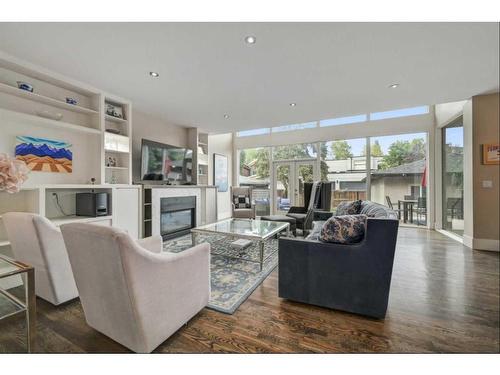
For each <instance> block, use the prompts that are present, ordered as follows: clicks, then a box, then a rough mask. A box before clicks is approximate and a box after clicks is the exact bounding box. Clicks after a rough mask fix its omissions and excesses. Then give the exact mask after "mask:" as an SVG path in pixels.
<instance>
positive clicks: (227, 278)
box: [163, 234, 278, 314]
mask: <svg viewBox="0 0 500 375" xmlns="http://www.w3.org/2000/svg"><path fill="white" fill-rule="evenodd" d="M232 241H233V240H229V239H227V238H226V237H224V236H214V235H203V234H198V239H197V242H198V243H202V242H209V243H210V245H211V257H210V259H211V261H210V263H211V265H210V270H211V283H212V294H211V296H210V301H209V303H208V307H209V308H211V309H213V310H217V311H220V312H223V313H226V314H233V313H234V312H235V311H236V309H237V308H238V307H239V306H240V305H241V304H242V303H243V302H245V300H246V299H247V298H248V296H250V294H251V293H252V292H253V291H254V290H255V288H257V287H258V286H259V285H260V284H261V283H262V281H264V279H265V278H266V277H267V276H268V275H269V274H270V273H271V271H273V270H274V269H275V268H276V266H277V265H278V251H277V249H278V240H276V239H271V240H269V241H267V242H266V246H265V248H264V259H266V258H267V259H266V261H265V262H264V266H263V268H262V271H260V270H259V268H260V266H259V264H258V263H253V262H250V261H249V260H251V261H258V259H259V249H258V245H257V244H255V245H252V246H250V247H248V248H247V249H245V250H242V251H239V250H235V249H233V248H231V247H230V243H231V242H232ZM191 246H192V244H191V235H186V236H182V237H179V238H176V239H173V240H170V241H166V242H165V243H164V245H163V248H164V251H169V252H173V253H178V252H181V251H184V250H186V249H189V248H190V247H191ZM224 255H226V256H224ZM228 256H230V257H228Z"/></svg>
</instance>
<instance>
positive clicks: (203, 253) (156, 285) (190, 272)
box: [61, 223, 210, 353]
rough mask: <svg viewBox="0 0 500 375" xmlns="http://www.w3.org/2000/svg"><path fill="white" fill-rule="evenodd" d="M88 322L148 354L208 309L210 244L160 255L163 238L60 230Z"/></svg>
mask: <svg viewBox="0 0 500 375" xmlns="http://www.w3.org/2000/svg"><path fill="white" fill-rule="evenodd" d="M61 230H62V233H63V236H64V241H65V242H66V247H67V249H68V254H69V259H70V262H71V266H72V268H73V272H74V275H75V280H76V285H77V286H78V290H79V292H80V300H81V302H82V305H83V310H84V313H85V319H86V321H87V323H88V324H89V325H90V326H91V327H93V328H95V329H96V330H98V331H99V332H101V333H103V334H105V335H107V336H109V337H110V338H112V339H113V340H115V341H117V342H119V343H120V344H122V345H124V346H126V347H127V348H129V349H131V350H133V351H135V352H140V353H149V352H151V351H153V350H154V349H155V348H156V347H157V346H158V345H160V344H161V343H162V342H163V341H165V340H166V339H167V338H168V337H170V336H171V335H172V334H173V333H174V332H175V331H177V330H178V329H179V328H180V327H182V325H183V324H185V323H186V322H188V321H189V320H190V319H191V318H192V317H193V316H195V315H196V314H197V313H198V312H199V311H200V310H201V309H203V308H204V307H205V306H206V305H207V304H208V299H209V296H210V245H209V244H201V245H198V246H195V247H193V248H191V249H188V250H186V251H183V252H181V253H178V254H174V253H161V250H162V240H161V237H160V236H157V237H150V238H147V239H144V240H139V241H135V240H133V239H132V238H131V237H130V236H129V235H128V234H127V233H126V232H124V231H122V230H119V229H117V228H112V227H103V226H98V225H92V224H83V223H72V224H66V225H63V226H61Z"/></svg>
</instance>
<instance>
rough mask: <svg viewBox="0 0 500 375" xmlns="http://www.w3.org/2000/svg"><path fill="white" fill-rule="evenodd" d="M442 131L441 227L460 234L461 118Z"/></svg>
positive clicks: (461, 183)
mask: <svg viewBox="0 0 500 375" xmlns="http://www.w3.org/2000/svg"><path fill="white" fill-rule="evenodd" d="M442 132H443V147H442V150H443V154H442V165H443V167H442V168H443V175H442V181H443V184H442V186H443V211H442V212H443V229H445V230H448V231H451V232H454V233H455V234H458V235H460V236H462V235H463V232H464V217H463V214H464V153H463V152H464V128H463V118H462V117H460V118H459V119H458V120H457V121H455V122H453V123H452V124H450V125H448V126H446V127H445V128H443V130H442Z"/></svg>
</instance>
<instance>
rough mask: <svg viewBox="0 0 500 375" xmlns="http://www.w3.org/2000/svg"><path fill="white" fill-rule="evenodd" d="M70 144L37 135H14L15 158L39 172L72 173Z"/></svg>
mask: <svg viewBox="0 0 500 375" xmlns="http://www.w3.org/2000/svg"><path fill="white" fill-rule="evenodd" d="M71 147H72V145H71V144H69V143H67V142H61V141H53V140H50V139H45V138H37V137H24V136H18V137H16V152H15V155H16V159H18V160H22V161H24V162H25V163H26V165H27V166H28V168H29V169H31V170H32V171H39V172H56V173H72V171H73V153H72V152H71V150H70V148H71Z"/></svg>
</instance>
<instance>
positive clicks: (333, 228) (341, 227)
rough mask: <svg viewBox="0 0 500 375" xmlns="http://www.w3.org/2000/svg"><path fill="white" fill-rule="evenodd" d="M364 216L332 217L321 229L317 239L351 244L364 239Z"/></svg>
mask: <svg viewBox="0 0 500 375" xmlns="http://www.w3.org/2000/svg"><path fill="white" fill-rule="evenodd" d="M366 219H367V216H366V215H344V216H332V217H331V218H329V219H328V220H327V221H326V222H325V224H324V225H323V227H322V228H321V234H320V236H319V239H320V240H321V241H324V242H333V243H342V244H351V243H357V242H360V241H362V240H363V238H364V237H365V228H366Z"/></svg>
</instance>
